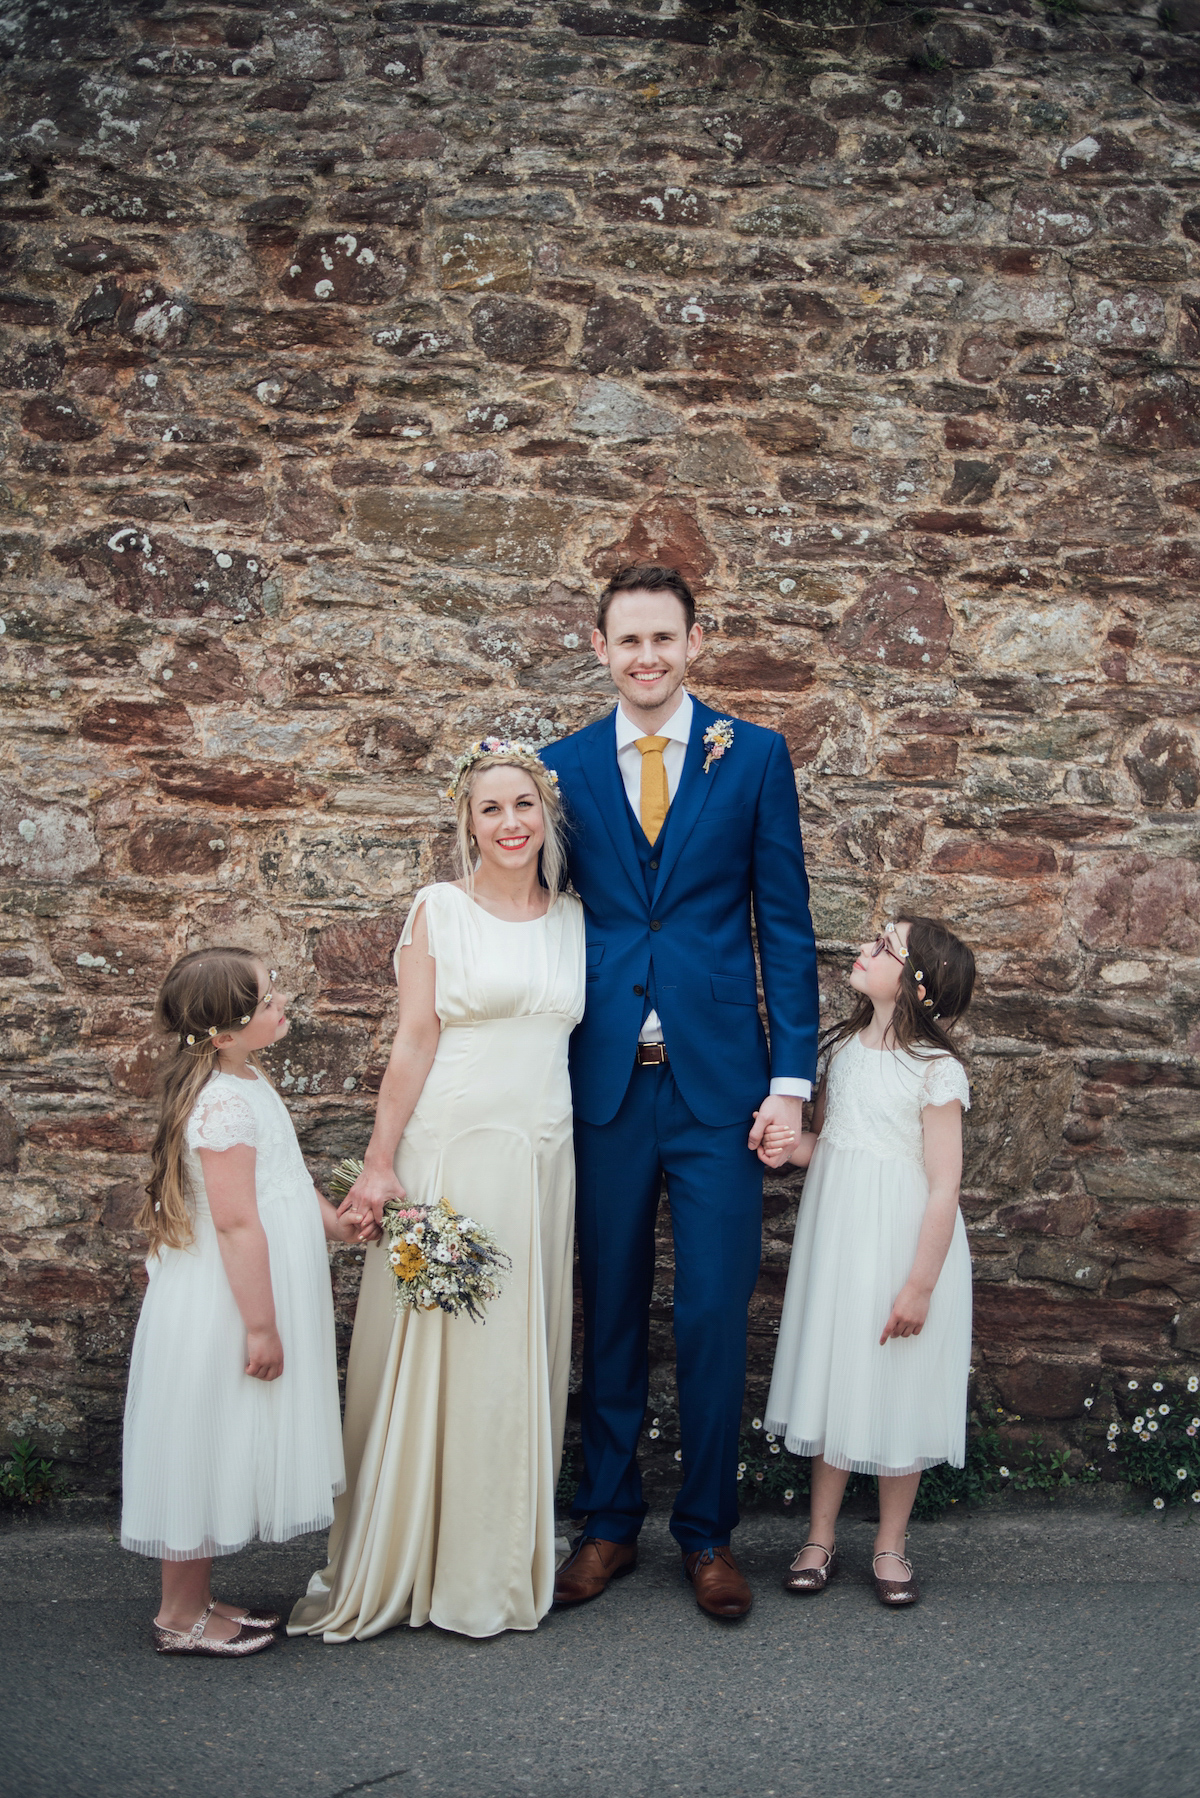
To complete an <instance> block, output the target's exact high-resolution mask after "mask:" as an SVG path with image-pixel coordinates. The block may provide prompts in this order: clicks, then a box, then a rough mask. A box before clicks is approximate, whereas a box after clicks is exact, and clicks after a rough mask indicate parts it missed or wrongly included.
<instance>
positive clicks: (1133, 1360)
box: [0, 0, 1200, 1488]
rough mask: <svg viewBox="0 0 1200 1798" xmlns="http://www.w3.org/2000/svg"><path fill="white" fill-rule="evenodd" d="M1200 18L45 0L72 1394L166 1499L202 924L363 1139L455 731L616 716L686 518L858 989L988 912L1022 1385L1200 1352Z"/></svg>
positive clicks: (27, 539)
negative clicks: (181, 1127) (158, 1286)
mask: <svg viewBox="0 0 1200 1798" xmlns="http://www.w3.org/2000/svg"><path fill="white" fill-rule="evenodd" d="M1198 30H1200V6H1198V5H1197V0H1172V3H1171V5H1170V6H1163V7H1161V8H1160V9H1159V11H1158V14H1157V16H1155V15H1154V9H1153V7H1151V6H1147V7H1144V8H1143V7H1140V6H1139V5H1138V4H1136V3H1133V4H1130V5H1127V6H1122V5H1121V4H1119V3H1115V0H1113V3H1105V4H1087V0H1083V3H1082V4H1079V5H1076V4H1073V3H1071V0H1057V3H1056V4H1033V3H1032V0H977V3H976V4H974V5H968V4H963V5H962V6H933V7H929V8H926V9H924V10H921V11H917V10H915V9H913V8H912V7H911V6H908V5H905V4H886V3H884V0H879V3H878V4H874V5H872V4H869V3H868V4H858V3H857V0H845V3H844V4H842V3H840V0H831V3H830V4H829V5H828V6H822V5H820V4H809V5H797V4H795V3H794V0H782V3H781V4H776V5H774V6H773V7H772V8H771V9H770V10H766V9H765V8H764V9H758V8H755V7H754V6H751V5H746V6H742V7H738V6H736V5H733V4H728V5H723V4H721V0H697V3H696V4H692V5H687V4H682V3H681V0H646V3H645V4H643V5H641V6H637V7H635V6H628V7H617V6H613V7H602V6H596V5H582V6H571V5H557V4H553V5H535V4H525V5H522V4H513V5H506V4H504V3H503V0H484V3H482V4H480V5H478V6H476V5H472V4H469V3H465V0H464V3H459V0H429V3H420V4H407V3H404V0H383V3H381V4H368V3H367V0H344V3H343V4H340V5H309V4H306V3H305V0H295V3H294V4H291V5H279V6H276V5H271V4H261V5H260V4H255V3H254V0H241V4H239V5H237V6H226V5H221V4H217V3H215V0H214V3H213V4H209V5H205V4H200V3H197V4H195V5H184V4H174V3H173V0H142V3H141V4H128V5H108V6H106V5H104V4H101V3H100V0H82V3H81V0H67V3H65V4H61V5H50V4H44V3H30V4H27V5H23V6H22V5H19V4H18V5H13V4H10V5H8V6H7V7H5V9H4V12H3V16H2V18H0V46H2V53H3V55H4V57H5V63H4V75H3V103H4V109H5V113H6V143H7V149H6V161H5V163H4V166H3V170H2V171H0V257H2V259H3V270H2V272H0V388H2V389H3V396H2V399H3V422H2V424H0V433H2V435H0V443H2V446H3V459H4V466H3V471H2V474H0V483H2V485H0V507H2V512H3V516H2V518H0V533H2V534H0V553H2V557H3V567H4V578H3V592H2V594H0V601H2V614H3V621H4V629H5V635H4V638H3V646H2V647H3V655H4V677H3V678H4V686H5V693H6V699H7V702H8V706H9V710H10V724H11V728H10V730H9V733H8V735H7V738H6V742H5V747H4V751H3V767H2V769H0V826H2V849H0V854H2V857H3V862H4V874H5V877H6V882H7V886H6V903H5V907H4V912H3V935H4V941H3V947H2V950H0V980H2V985H3V1003H4V1012H5V1027H6V1037H5V1043H6V1047H5V1051H4V1053H5V1057H6V1064H5V1067H4V1070H3V1077H4V1080H5V1082H6V1085H5V1089H4V1092H3V1099H4V1109H3V1111H2V1112H0V1123H2V1129H0V1160H2V1163H3V1168H4V1171H5V1191H4V1196H3V1200H2V1210H0V1251H2V1253H3V1256H4V1263H5V1286H4V1292H3V1301H2V1302H3V1322H2V1323H0V1333H2V1341H3V1348H4V1354H5V1384H4V1392H3V1421H4V1425H5V1427H6V1428H7V1429H8V1430H9V1431H11V1432H14V1433H26V1432H31V1433H33V1434H34V1435H35V1436H36V1437H37V1438H38V1439H39V1440H40V1441H42V1442H44V1443H45V1444H46V1445H47V1446H49V1447H51V1448H52V1449H53V1450H54V1451H55V1452H56V1453H57V1454H59V1455H61V1456H62V1457H64V1458H66V1459H67V1460H68V1461H70V1462H72V1463H73V1464H74V1465H75V1468H76V1470H77V1474H78V1477H79V1478H80V1479H85V1480H89V1481H91V1482H92V1483H93V1485H95V1486H96V1487H98V1488H103V1487H105V1486H111V1485H112V1484H113V1480H114V1472H115V1468H116V1464H117V1460H116V1455H117V1441H118V1431H119V1419H120V1409H121V1402H122V1391H123V1380H124V1370H125V1362H126V1356H127V1351H128V1346H129V1340H130V1335H131V1331H132V1327H133V1323H134V1320H135V1317H136V1312H137V1306H138V1301H139V1296H140V1291H141V1281H142V1275H141V1268H140V1250H139V1247H138V1243H137V1240H136V1237H135V1235H134V1234H133V1233H132V1232H131V1227H130V1224H131V1215H132V1212H133V1209H134V1207H135V1205H136V1203H137V1201H138V1192H139V1183H140V1181H141V1180H142V1179H143V1178H144V1172H145V1149H146V1144H147V1139H148V1133H149V1129H150V1118H151V1110H150V1106H149V1103H148V1098H149V1094H150V1092H151V1089H152V1083H153V1077H154V1068H155V1057H156V1053H157V1050H156V1045H155V1044H154V1041H153V1038H152V1034H151V1032H150V1007H151V1004H152V1000H153V996H154V992H155V987H156V983H157V981H158V979H159V977H160V976H161V974H162V973H163V971H164V969H165V968H166V967H167V966H168V964H169V963H170V961H171V960H172V958H173V957H174V956H176V955H177V954H179V953H180V952H181V951H182V950H184V949H185V948H187V947H189V946H193V945H196V944H199V943H202V942H206V941H212V940H220V939H225V940H234V941H240V942H246V943H250V944H253V945H255V946H257V947H259V948H261V949H262V950H263V951H264V953H265V954H266V955H267V956H268V957H269V959H270V961H271V962H272V964H273V965H276V966H278V967H279V968H280V969H281V970H282V972H283V978H284V980H285V982H286V983H288V984H290V985H292V986H294V987H295V988H296V990H297V991H298V992H299V994H300V995H301V997H300V1000H299V1002H298V1006H297V1011H298V1014H299V1015H298V1022H297V1024H296V1026H295V1027H294V1029H293V1032H292V1035H291V1036H290V1037H289V1039H288V1041H287V1043H286V1045H284V1046H283V1047H282V1049H281V1050H280V1051H279V1052H278V1054H277V1063H276V1072H277V1075H278V1078H279V1080H280V1082H281V1084H282V1087H283V1089H284V1090H285V1093H286V1095H287V1097H288V1099H289V1101H290V1102H291V1104H292V1106H293V1110H294V1114H295V1116H296V1120H297V1124H298V1127H299V1129H300V1132H301V1136H302V1140H303V1142H304V1144H305V1147H306V1149H307V1150H308V1151H309V1153H310V1154H311V1156H312V1157H313V1158H314V1167H315V1168H316V1169H317V1170H318V1171H320V1170H321V1169H323V1168H327V1167H328V1158H329V1157H330V1156H334V1155H340V1154H342V1153H344V1152H346V1151H349V1150H351V1149H353V1148H355V1147H357V1146H359V1145H360V1144H361V1143H362V1141H363V1139H364V1136H365V1133H366V1129H367V1125H368V1119H369V1116H370V1111H371V1095H372V1090H373V1088H374V1087H375V1085H376V1084H377V1082H378V1079H379V1075H380V1071H381V1068H382V1066H383V1062H384V1059H385V1056H386V1052H387V1046H388V1042H389V1037H390V1028H391V1023H392V1011H391V1000H390V995H389V970H388V960H389V954H390V951H391V947H392V944H393V942H394V939H395V936H396V933H397V927H398V921H399V920H400V918H401V917H402V915H403V913H404V910H405V907H406V904H407V901H408V899H409V897H410V895H411V894H412V892H413V891H414V889H415V888H416V886H417V885H418V884H419V883H420V882H421V881H423V880H426V879H428V878H430V877H431V876H432V875H435V874H440V873H443V872H444V871H446V870H447V868H448V866H449V846H450V838H449V832H448V819H447V810H446V806H445V804H444V801H443V798H442V789H443V787H444V784H445V777H446V773H447V770H448V769H449V767H450V765H451V762H452V759H453V757H454V755H455V754H456V752H457V751H458V749H459V748H460V746H461V745H462V744H463V743H464V742H465V741H466V740H467V739H469V738H471V737H472V736H475V735H477V734H479V733H480V732H481V731H482V730H484V729H488V728H498V729H502V730H504V731H507V732H515V733H519V734H521V735H522V736H525V737H529V738H533V739H535V740H542V741H548V740H550V739H551V738H553V737H555V736H557V735H559V734H560V733H561V732H563V731H566V730H570V729H573V728H575V727H577V726H578V725H580V724H583V723H585V722H586V721H587V720H589V719H590V718H592V717H594V716H596V715H597V713H598V712H600V711H601V710H602V709H603V708H604V707H605V706H606V705H607V704H608V699H609V694H608V689H607V687H606V684H605V680H604V678H603V676H602V675H601V673H600V672H599V671H598V670H597V668H596V666H595V665H594V663H593V661H592V659H591V656H590V652H589V650H588V647H587V638H588V631H589V626H590V618H591V611H592V607H593V604H594V597H595V594H596V591H597V587H598V584H599V583H600V581H601V579H602V577H603V576H604V574H605V572H606V571H607V570H608V569H610V568H611V567H612V566H613V565H614V564H615V563H617V562H619V561H621V560H623V559H628V558H639V559H640V558H644V557H649V556H652V555H653V556H656V557H662V558H665V559H668V560H675V561H677V562H679V563H680V564H681V565H682V566H683V567H684V568H685V569H686V570H687V572H688V573H689V575H690V576H691V577H692V579H693V580H694V581H695V582H696V584H697V588H698V591H699V592H700V594H701V603H702V609H703V615H704V622H705V626H706V630H707V633H708V634H707V647H706V650H705V653H704V657H703V660H702V661H701V662H700V664H699V665H698V668H697V680H696V687H697V690H698V691H699V692H700V694H701V695H702V696H703V697H704V698H705V699H707V700H708V701H709V702H710V703H712V704H715V705H717V706H718V707H720V708H721V709H722V710H723V711H730V712H735V713H740V714H741V715H743V716H746V717H750V718H754V719H757V720H760V721H761V722H764V723H769V724H772V725H776V726H778V728H780V729H781V730H782V731H784V732H785V733H786V736H787V739H788V742H789V744H790V746H791V749H792V753H793V756H794V759H795V764H796V770H797V782H798V787H799V792H800V801H801V807H802V813H803V819H804V825H805V830H806V836H807V844H808V856H809V863H810V867H811V870H812V874H813V877H814V904H815V915H816V920H817V927H818V932H819V935H820V937H821V940H822V947H823V966H824V975H823V979H824V984H825V992H826V997H825V1006H826V1016H828V1017H833V1016H835V1015H837V1013H838V1011H839V1008H841V1007H842V1006H843V1004H844V1002H845V1000H844V993H845V988H844V976H845V971H846V965H847V957H848V951H849V946H850V945H851V944H852V943H854V942H855V940H856V939H857V938H858V937H859V936H860V935H861V934H862V933H863V932H865V931H866V930H868V929H869V928H870V927H871V926H872V925H873V923H874V922H875V921H877V920H879V919H880V918H881V917H884V916H886V915H888V914H890V913H891V912H893V911H895V910H896V909H898V908H899V907H900V906H902V905H903V906H907V907H910V908H911V907H918V908H922V909H928V910H931V911H934V912H937V913H940V914H942V915H944V916H946V917H947V918H948V919H949V920H951V921H952V922H953V923H954V925H955V927H956V928H957V929H959V930H961V931H962V933H963V934H964V935H965V936H966V937H967V938H968V939H969V940H970V941H971V942H972V943H973V944H974V945H975V946H976V948H977V951H978V954H979V960H980V968H981V975H982V978H981V982H980V989H979V998H978V1004H977V1006H976V1008H975V1010H974V1013H973V1019H972V1027H973V1051H974V1053H973V1081H974V1088H975V1095H976V1109H975V1111H974V1112H973V1113H972V1115H971V1118H970V1121H969V1167H968V1176H967V1190H966V1195H965V1200H964V1204H965V1209H966V1212H967V1216H968V1220H969V1224H970V1228H971V1235H972V1241H973V1246H974V1252H975V1258H976V1269H977V1280H978V1285H977V1307H978V1309H977V1334H978V1342H977V1355H976V1359H977V1364H978V1376H979V1379H980V1381H981V1390H982V1391H983V1392H986V1393H989V1394H990V1395H991V1396H992V1398H993V1399H994V1400H997V1401H998V1402H1000V1403H1001V1404H1003V1405H1004V1406H1005V1407H1007V1408H1008V1409H1009V1410H1010V1411H1014V1412H1020V1413H1021V1415H1022V1417H1023V1418H1024V1419H1026V1420H1027V1419H1028V1418H1030V1417H1031V1416H1033V1417H1041V1418H1043V1419H1050V1420H1057V1424H1056V1427H1059V1428H1061V1429H1063V1430H1066V1431H1067V1433H1068V1435H1069V1436H1071V1437H1072V1439H1076V1440H1078V1439H1079V1431H1080V1429H1081V1428H1082V1427H1083V1424H1082V1422H1080V1421H1078V1420H1082V1419H1084V1417H1085V1412H1084V1399H1085V1397H1086V1396H1087V1395H1088V1394H1089V1393H1091V1392H1092V1391H1094V1390H1099V1389H1100V1385H1101V1383H1102V1381H1103V1380H1104V1379H1106V1378H1113V1377H1115V1376H1116V1375H1117V1374H1119V1373H1125V1372H1126V1371H1128V1370H1144V1369H1149V1368H1152V1367H1156V1366H1159V1365H1162V1364H1165V1363H1168V1362H1171V1361H1174V1360H1178V1359H1181V1358H1182V1359H1188V1358H1190V1357H1194V1356H1197V1355H1200V1209H1198V1208H1197V1204H1196V1197H1197V1195H1196V1186H1195V1176H1194V1173H1193V1172H1192V1169H1193V1165H1194V1163H1193V1151H1194V1149H1195V1147H1196V1144H1197V1140H1198V1139H1200V1107H1198V1099H1197V1086H1198V1084H1200V1081H1198V1075H1197V1065H1196V1061H1195V1059H1194V1053H1193V1052H1194V1051H1195V1049H1196V1047H1197V1021H1196V1005H1195V973H1196V968H1197V956H1198V954H1200V867H1198V853H1197V839H1196V834H1195V830H1194V823H1193V820H1194V816H1195V808H1196V802H1197V795H1198V793H1200V749H1198V742H1197V713H1198V711H1200V624H1198V622H1197V610H1196V598H1197V590H1198V585H1200V531H1198V529H1197V524H1196V512H1197V508H1198V507H1200V478H1198V473H1200V457H1198V454H1197V451H1198V448H1200V269H1198V268H1197V266H1196V258H1197V254H1198V249H1197V246H1198V245H1200V150H1198V148H1197V144H1198V141H1200V140H1198V139H1197V134H1196V133H1197V125H1198V123H1200V35H1198ZM796 1198H797V1182H796V1181H795V1180H784V1179H776V1180H772V1181H769V1183H768V1202H767V1213H768V1221H767V1231H766V1240H765V1250H766V1255H765V1265H764V1273H763V1278H762V1283H761V1287H760V1291H759V1296H758V1298H757V1299H756V1302H755V1307H754V1318H753V1327H754V1337H753V1376H752V1384H751V1392H750V1398H751V1402H752V1403H753V1404H755V1405H757V1404H761V1400H762V1396H763V1392H764V1390H765V1378H766V1374H767V1371H768V1369H769V1363H770V1354H771V1348H772V1342H773V1335H772V1331H773V1327H774V1319H775V1317H776V1316H777V1308H778V1303H779V1298H780V1293H781V1289H782V1281H783V1274H784V1268H785V1265H786V1258H787V1251H788V1244H789V1240H790V1234H791V1223H792V1220H793V1218H794V1214H795V1202H796ZM663 1272H664V1283H663V1285H662V1302H661V1304H660V1306H659V1311H658V1322H657V1324H656V1355H657V1356H658V1360H657V1362H656V1386H655V1395H656V1400H657V1402H658V1403H660V1404H661V1405H663V1406H667V1405H669V1401H670V1391H669V1376H668V1373H667V1371H666V1370H667V1361H666V1359H665V1355H666V1351H667V1348H668V1347H669V1344H668V1342H667V1331H668V1326H669V1305H668V1294H669V1279H668V1277H667V1276H668V1269H667V1265H666V1253H665V1249H664V1269H663ZM337 1277H338V1283H339V1294H340V1299H341V1302H342V1307H343V1317H345V1316H347V1315H348V1314H349V1312H350V1311H351V1309H352V1305H353V1296H354V1287H355V1283H356V1279H357V1269H356V1265H355V1261H354V1257H353V1256H352V1255H344V1256H343V1257H342V1259H341V1260H340V1261H339V1262H338V1267H337ZM1072 1420H1077V1421H1075V1422H1072Z"/></svg>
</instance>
